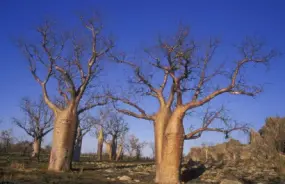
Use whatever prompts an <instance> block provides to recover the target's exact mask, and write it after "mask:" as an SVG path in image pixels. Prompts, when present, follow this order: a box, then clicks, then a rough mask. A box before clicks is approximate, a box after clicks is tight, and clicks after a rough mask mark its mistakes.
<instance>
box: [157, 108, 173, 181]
mask: <svg viewBox="0 0 285 184" xmlns="http://www.w3.org/2000/svg"><path fill="white" fill-rule="evenodd" d="M170 115H171V110H170V108H166V107H162V108H161V109H160V110H159V112H158V114H157V116H156V119H155V121H154V137H155V166H156V169H155V170H156V171H155V182H156V183H159V181H160V179H159V178H160V176H159V175H160V162H161V158H162V147H163V138H164V137H163V135H164V132H165V126H166V124H167V122H168V120H169V117H170Z"/></svg>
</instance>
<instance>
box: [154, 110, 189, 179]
mask: <svg viewBox="0 0 285 184" xmlns="http://www.w3.org/2000/svg"><path fill="white" fill-rule="evenodd" d="M183 144H184V128H183V124H182V116H181V115H180V114H179V113H173V114H172V116H171V118H170V119H169V122H168V125H167V127H166V130H165V133H164V142H163V151H162V160H161V163H160V164H161V165H160V175H159V183H160V184H167V183H169V184H178V183H180V167H181V160H182V152H183Z"/></svg>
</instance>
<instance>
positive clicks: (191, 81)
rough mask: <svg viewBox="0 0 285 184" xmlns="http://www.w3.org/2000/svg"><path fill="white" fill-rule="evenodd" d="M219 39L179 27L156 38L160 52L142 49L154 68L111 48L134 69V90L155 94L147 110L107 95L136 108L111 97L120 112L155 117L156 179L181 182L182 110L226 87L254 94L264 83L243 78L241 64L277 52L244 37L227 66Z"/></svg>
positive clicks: (264, 59)
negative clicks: (199, 38)
mask: <svg viewBox="0 0 285 184" xmlns="http://www.w3.org/2000/svg"><path fill="white" fill-rule="evenodd" d="M219 45H220V43H219V42H218V41H217V40H213V39H210V41H209V42H208V44H206V46H205V45H202V44H200V45H199V44H198V42H196V41H195V40H193V39H190V37H189V32H188V29H185V28H182V29H180V30H179V31H178V34H177V35H176V36H175V38H174V39H172V40H169V41H161V40H160V41H159V45H158V46H157V47H156V48H158V51H159V52H154V51H146V54H147V59H144V60H147V61H148V62H147V63H149V66H151V67H153V68H152V69H154V70H155V72H156V73H154V74H149V73H148V74H146V72H145V71H144V70H143V68H142V67H141V65H140V64H138V62H136V61H134V60H132V59H131V58H127V57H126V55H125V54H121V55H117V54H112V57H113V59H114V60H115V61H116V62H118V63H122V64H126V65H128V66H129V67H131V68H132V69H133V70H134V75H135V76H134V77H133V80H131V83H132V85H136V86H138V90H137V91H136V94H139V93H140V94H142V95H143V96H150V97H154V98H155V99H157V101H158V103H159V109H158V110H157V111H156V112H155V113H154V114H149V113H147V112H146V111H145V110H144V109H143V107H141V106H140V105H138V103H136V102H135V101H134V100H132V99H130V98H126V97H122V96H119V95H117V96H115V95H114V94H113V95H111V94H110V95H109V97H110V98H112V99H113V100H114V101H115V102H121V103H123V104H125V105H128V106H130V107H131V108H133V109H134V110H135V111H134V110H130V109H129V108H124V107H122V106H121V107H120V106H118V104H117V103H115V107H116V109H117V110H118V111H119V112H121V113H124V114H126V115H129V116H133V117H136V118H140V119H145V120H150V121H153V122H154V132H155V148H156V149H155V150H156V155H155V158H156V179H155V180H156V182H158V183H179V174H180V163H181V155H182V151H183V143H184V138H185V132H184V127H183V119H184V117H185V114H186V113H187V112H191V111H193V110H194V109H195V108H197V107H199V106H202V105H204V104H206V103H208V102H210V101H211V100H213V99H215V98H216V97H218V96H221V95H223V94H226V93H228V94H234V95H244V96H256V95H257V94H259V93H260V92H261V91H262V89H261V87H259V86H257V85H252V84H250V83H247V82H246V78H245V75H244V74H245V73H244V72H245V71H244V67H245V66H250V65H251V64H254V65H263V64H267V63H268V62H269V61H270V60H271V59H272V58H273V57H274V56H276V52H274V51H273V50H266V48H265V47H263V44H262V43H260V42H258V40H257V39H245V41H244V42H243V43H242V44H241V45H240V46H237V47H236V48H237V51H238V52H237V55H235V56H233V57H232V59H231V61H234V62H233V63H226V65H225V66H226V67H223V65H220V64H219V63H221V62H218V61H217V59H218V58H217V57H215V53H216V51H217V48H218V46H219ZM219 59H220V58H219ZM148 69H149V70H148V71H151V69H150V68H148ZM158 75H160V76H161V81H162V82H161V83H160V85H157V83H158V80H159V79H158V78H159V76H158ZM133 88H135V86H133Z"/></svg>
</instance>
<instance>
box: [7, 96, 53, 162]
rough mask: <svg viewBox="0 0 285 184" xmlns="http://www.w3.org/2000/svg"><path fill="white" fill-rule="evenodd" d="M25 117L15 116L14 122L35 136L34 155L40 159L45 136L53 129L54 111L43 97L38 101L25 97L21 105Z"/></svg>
mask: <svg viewBox="0 0 285 184" xmlns="http://www.w3.org/2000/svg"><path fill="white" fill-rule="evenodd" d="M20 108H21V111H22V112H23V113H24V115H25V117H24V118H21V119H19V118H13V119H12V121H13V123H14V124H15V125H16V126H17V127H19V128H21V129H22V130H24V131H25V132H26V133H27V134H28V135H29V136H31V137H32V138H33V153H32V157H36V158H37V159H38V161H39V156H40V151H41V143H42V139H43V137H44V136H45V135H46V134H48V133H49V132H50V131H52V129H53V113H52V111H51V110H50V109H49V108H48V106H47V105H46V104H45V102H44V100H43V98H42V97H40V98H39V99H38V101H32V100H31V99H29V98H23V99H22V101H21V105H20Z"/></svg>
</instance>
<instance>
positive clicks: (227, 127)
mask: <svg viewBox="0 0 285 184" xmlns="http://www.w3.org/2000/svg"><path fill="white" fill-rule="evenodd" d="M215 120H219V121H221V122H223V125H224V127H218V128H213V127H210V125H212V124H213V123H214V121H215ZM236 130H241V131H244V132H247V131H248V130H249V127H248V125H247V124H242V125H240V124H238V123H236V122H234V123H231V120H230V119H229V118H228V117H226V115H225V114H224V108H223V107H222V108H220V109H219V110H218V111H216V112H209V109H207V111H206V113H205V115H204V117H203V122H202V126H201V128H198V129H196V130H192V131H191V132H190V133H188V134H186V135H185V137H184V139H185V140H190V139H197V138H200V137H201V135H202V133H203V132H209V131H214V132H221V133H224V134H225V135H226V137H228V134H229V133H231V132H233V131H236Z"/></svg>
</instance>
